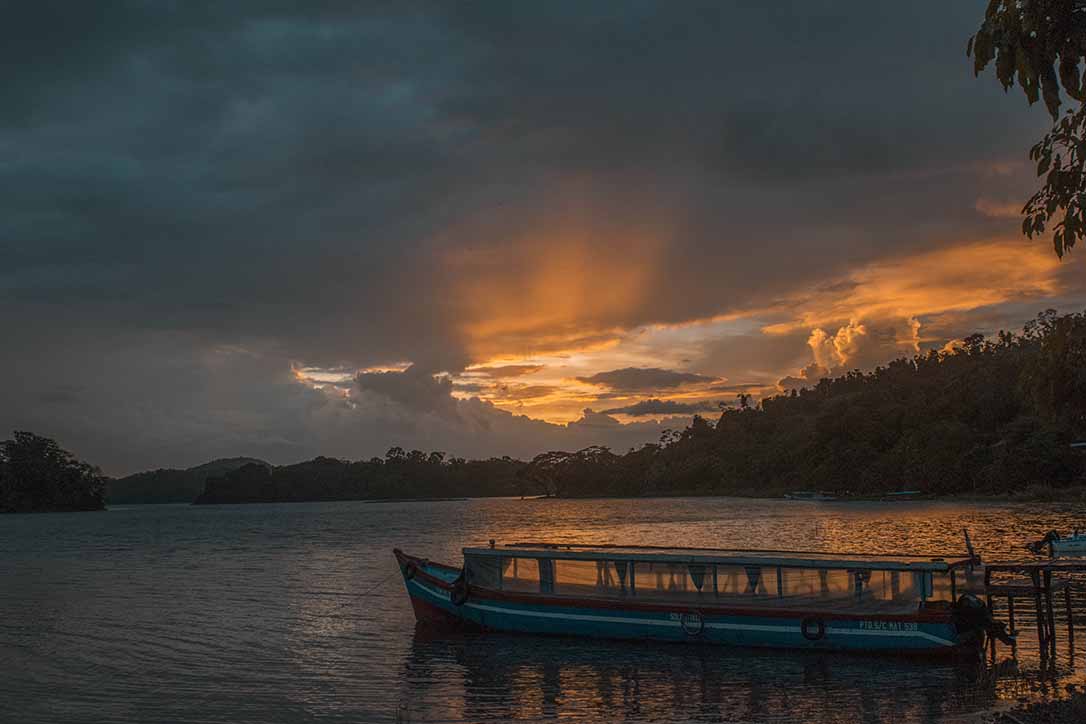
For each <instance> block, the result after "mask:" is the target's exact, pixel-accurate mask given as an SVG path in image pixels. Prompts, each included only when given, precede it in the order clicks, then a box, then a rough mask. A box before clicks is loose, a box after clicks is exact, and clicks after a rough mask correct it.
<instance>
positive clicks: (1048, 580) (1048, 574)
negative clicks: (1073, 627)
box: [1044, 568, 1056, 656]
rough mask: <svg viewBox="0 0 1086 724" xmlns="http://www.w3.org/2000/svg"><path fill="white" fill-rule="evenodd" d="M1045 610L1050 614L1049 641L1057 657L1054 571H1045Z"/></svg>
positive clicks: (1053, 653)
mask: <svg viewBox="0 0 1086 724" xmlns="http://www.w3.org/2000/svg"><path fill="white" fill-rule="evenodd" d="M1044 577H1045V578H1044V580H1045V609H1046V613H1047V614H1048V640H1049V644H1050V645H1051V646H1052V655H1053V656H1055V655H1056V614H1055V612H1054V611H1053V610H1052V571H1051V570H1049V569H1047V568H1046V569H1045V571H1044Z"/></svg>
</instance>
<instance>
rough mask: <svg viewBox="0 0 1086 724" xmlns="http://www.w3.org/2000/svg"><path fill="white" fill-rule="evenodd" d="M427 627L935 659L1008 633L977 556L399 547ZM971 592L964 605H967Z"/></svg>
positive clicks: (403, 568) (535, 546)
mask: <svg viewBox="0 0 1086 724" xmlns="http://www.w3.org/2000/svg"><path fill="white" fill-rule="evenodd" d="M394 553H395V556H396V561H397V563H398V564H399V566H400V570H401V572H402V574H403V579H404V583H405V585H406V587H407V593H408V596H409V597H410V599H411V604H412V607H413V608H414V610H415V617H416V619H418V620H419V621H420V622H425V623H431V624H439V625H455V626H468V627H471V628H475V629H481V630H493V631H504V632H519V633H531V634H551V635H564V636H576V637H600V638H617V639H641V640H651V641H674V642H696V643H706V644H719V645H725V646H760V647H777V648H802V649H818V650H850V651H873V652H912V653H937V652H952V651H956V650H959V649H962V648H965V647H971V646H976V645H979V644H981V643H983V641H984V637H985V633H986V632H988V633H992V634H994V635H997V636H999V635H1002V636H1005V634H1002V632H1001V631H1000V630H999V627H998V625H995V624H993V623H992V619H991V614H990V611H989V610H988V608H987V606H985V604H984V603H983V602H982V601H981V600H980V599H979V598H977V597H976V596H973V595H970V594H967V593H965V592H964V591H961V590H959V589H960V583H961V582H962V580H963V579H962V578H959V577H958V574H959V573H960V572H961V571H962V570H963V569H966V568H968V567H969V566H970V565H972V564H973V563H974V562H975V559H974V558H973V557H972V556H968V557H966V556H959V557H955V556H947V557H936V558H932V557H927V556H917V555H865V554H847V553H840V554H836V553H819V552H796V551H749V550H748V551H743V550H716V549H692V548H655V547H651V546H648V547H646V546H587V545H565V544H561V545H558V544H550V543H524V544H513V545H507V546H496V545H495V544H494V542H493V541H491V543H490V546H489V547H479V548H464V549H463V554H464V564H463V566H462V567H461V568H456V567H453V566H447V565H444V564H440V563H434V562H432V561H430V560H428V559H425V558H419V557H416V556H411V555H408V554H406V553H404V552H402V551H400V550H398V549H397V550H395V551H394ZM962 594H964V595H962Z"/></svg>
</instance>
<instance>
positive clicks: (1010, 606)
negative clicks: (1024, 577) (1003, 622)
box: [1007, 593, 1018, 636]
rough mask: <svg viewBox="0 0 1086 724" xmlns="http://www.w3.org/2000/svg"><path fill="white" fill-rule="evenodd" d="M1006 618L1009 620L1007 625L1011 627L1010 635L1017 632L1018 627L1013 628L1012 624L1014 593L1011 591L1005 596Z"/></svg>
mask: <svg viewBox="0 0 1086 724" xmlns="http://www.w3.org/2000/svg"><path fill="white" fill-rule="evenodd" d="M1007 620H1008V621H1009V622H1010V623H1009V625H1010V627H1011V632H1010V633H1011V636H1014V635H1015V634H1017V633H1018V629H1017V628H1015V626H1014V594H1013V593H1012V594H1009V595H1008V596H1007Z"/></svg>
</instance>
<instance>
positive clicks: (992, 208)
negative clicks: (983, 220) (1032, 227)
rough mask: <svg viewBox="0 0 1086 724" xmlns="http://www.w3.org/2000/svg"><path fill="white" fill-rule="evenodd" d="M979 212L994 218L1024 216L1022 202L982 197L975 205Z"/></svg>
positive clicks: (1019, 217)
mask: <svg viewBox="0 0 1086 724" xmlns="http://www.w3.org/2000/svg"><path fill="white" fill-rule="evenodd" d="M974 208H976V210H977V212H979V213H980V214H982V215H984V216H987V217H989V218H992V219H1019V220H1021V218H1022V202H1021V201H1007V202H999V201H993V200H992V199H989V198H985V197H981V198H979V199H977V203H976V204H975V205H974Z"/></svg>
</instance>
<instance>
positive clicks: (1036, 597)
mask: <svg viewBox="0 0 1086 724" xmlns="http://www.w3.org/2000/svg"><path fill="white" fill-rule="evenodd" d="M1029 576H1030V578H1031V579H1032V580H1033V605H1034V607H1036V609H1037V647H1038V648H1039V649H1040V650H1041V651H1044V652H1045V653H1046V654H1047V653H1048V643H1047V641H1046V640H1045V616H1044V605H1043V604H1042V603H1041V572H1040V571H1038V570H1037V569H1036V568H1032V569H1030V572H1029Z"/></svg>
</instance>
